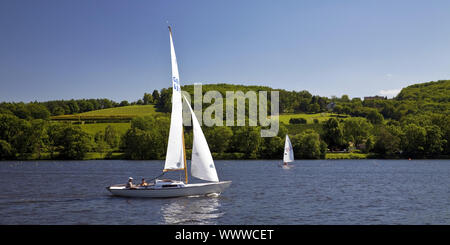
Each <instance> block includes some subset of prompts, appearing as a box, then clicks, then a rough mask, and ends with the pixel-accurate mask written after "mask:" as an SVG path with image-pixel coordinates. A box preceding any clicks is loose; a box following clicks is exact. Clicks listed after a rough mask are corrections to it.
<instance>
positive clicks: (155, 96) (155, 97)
mask: <svg viewBox="0 0 450 245" xmlns="http://www.w3.org/2000/svg"><path fill="white" fill-rule="evenodd" d="M152 98H153V103H154V104H156V103H158V101H159V91H158V90H156V89H155V90H153V93H152Z"/></svg>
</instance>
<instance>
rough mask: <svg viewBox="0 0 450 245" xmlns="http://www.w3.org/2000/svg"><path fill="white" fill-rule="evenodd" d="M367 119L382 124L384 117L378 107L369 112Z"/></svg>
mask: <svg viewBox="0 0 450 245" xmlns="http://www.w3.org/2000/svg"><path fill="white" fill-rule="evenodd" d="M367 120H369V122H371V123H372V124H380V123H382V122H383V120H384V118H383V115H381V114H380V113H379V112H378V111H377V110H376V109H372V110H370V111H369V113H368V114H367Z"/></svg>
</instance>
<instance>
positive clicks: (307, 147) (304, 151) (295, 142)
mask: <svg viewBox="0 0 450 245" xmlns="http://www.w3.org/2000/svg"><path fill="white" fill-rule="evenodd" d="M323 146H324V145H322V146H321V141H320V137H319V134H318V133H316V132H315V131H314V130H311V129H308V130H306V131H305V132H303V133H301V134H296V135H294V136H293V137H292V147H293V148H294V155H295V157H296V158H301V159H320V158H321V157H324V152H323V151H324V150H323ZM325 148H326V144H325Z"/></svg>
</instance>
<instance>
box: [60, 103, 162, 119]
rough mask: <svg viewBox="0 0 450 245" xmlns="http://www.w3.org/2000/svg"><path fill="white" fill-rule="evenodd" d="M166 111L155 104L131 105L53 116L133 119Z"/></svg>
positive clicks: (64, 117) (63, 117) (62, 117)
mask: <svg viewBox="0 0 450 245" xmlns="http://www.w3.org/2000/svg"><path fill="white" fill-rule="evenodd" d="M164 114H165V113H162V112H157V111H156V110H155V106H154V105H131V106H122V107H114V108H108V109H103V110H96V111H89V112H84V113H78V114H73V115H61V116H54V117H52V119H53V120H96V119H97V120H107V119H112V120H115V119H132V118H134V117H138V116H156V115H164Z"/></svg>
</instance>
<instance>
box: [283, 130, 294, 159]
mask: <svg viewBox="0 0 450 245" xmlns="http://www.w3.org/2000/svg"><path fill="white" fill-rule="evenodd" d="M293 161H294V149H293V148H292V144H291V141H290V140H289V136H288V135H287V134H286V142H285V143H284V157H283V162H293Z"/></svg>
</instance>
